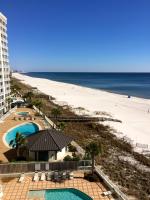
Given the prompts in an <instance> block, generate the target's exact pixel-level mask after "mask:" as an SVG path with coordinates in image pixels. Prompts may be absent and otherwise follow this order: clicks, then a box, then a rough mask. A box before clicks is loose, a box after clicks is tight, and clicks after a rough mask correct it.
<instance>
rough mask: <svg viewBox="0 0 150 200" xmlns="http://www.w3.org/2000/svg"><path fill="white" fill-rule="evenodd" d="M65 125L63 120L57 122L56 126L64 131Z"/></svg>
mask: <svg viewBox="0 0 150 200" xmlns="http://www.w3.org/2000/svg"><path fill="white" fill-rule="evenodd" d="M65 127H66V125H65V123H64V122H60V123H59V124H58V128H59V129H60V130H61V131H64V129H65Z"/></svg>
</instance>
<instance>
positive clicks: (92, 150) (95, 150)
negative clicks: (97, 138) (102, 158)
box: [86, 142, 102, 175]
mask: <svg viewBox="0 0 150 200" xmlns="http://www.w3.org/2000/svg"><path fill="white" fill-rule="evenodd" d="M100 153H102V147H101V145H100V144H98V143H96V142H91V143H89V144H88V145H87V146H86V154H88V156H90V157H91V160H92V175H94V168H95V165H94V160H95V156H97V155H98V154H100Z"/></svg>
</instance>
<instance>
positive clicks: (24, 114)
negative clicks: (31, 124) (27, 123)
mask: <svg viewBox="0 0 150 200" xmlns="http://www.w3.org/2000/svg"><path fill="white" fill-rule="evenodd" d="M17 114H18V115H20V116H23V117H25V116H27V115H29V112H18V113H17Z"/></svg>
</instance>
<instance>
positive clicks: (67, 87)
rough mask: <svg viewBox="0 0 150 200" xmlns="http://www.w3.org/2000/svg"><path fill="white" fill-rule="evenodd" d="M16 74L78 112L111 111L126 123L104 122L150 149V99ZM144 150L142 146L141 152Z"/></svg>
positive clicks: (92, 114) (26, 82)
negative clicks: (80, 108)
mask: <svg viewBox="0 0 150 200" xmlns="http://www.w3.org/2000/svg"><path fill="white" fill-rule="evenodd" d="M12 76H13V77H14V78H17V79H19V80H20V81H21V82H23V83H25V84H28V85H30V86H32V87H36V88H37V89H38V90H39V91H41V92H43V93H45V94H47V95H50V96H52V97H54V98H55V99H56V100H55V101H54V102H55V103H57V104H59V105H60V104H62V103H63V104H64V105H68V106H71V107H72V109H73V110H74V111H75V112H76V113H77V114H87V115H90V116H97V117H99V116H102V115H103V114H109V115H111V116H112V117H113V118H116V119H118V120H121V121H122V123H116V122H104V124H106V125H110V126H111V127H112V128H113V129H115V130H117V131H116V135H118V136H119V137H124V136H125V137H126V139H127V140H128V141H130V142H133V144H134V146H135V144H136V143H138V146H140V144H141V146H142V144H143V148H144V145H149V148H150V133H149V130H150V125H149V120H150V113H149V112H148V111H149V109H150V100H148V99H144V98H140V97H131V98H128V97H127V96H126V95H122V94H116V93H112V92H108V91H105V90H99V89H93V88H88V87H84V86H79V85H75V84H70V83H64V82H58V81H52V80H48V79H44V78H35V77H31V76H27V75H24V74H18V73H13V75H12ZM77 107H82V108H84V109H85V110H83V111H82V113H81V110H80V111H79V110H77ZM95 112H97V113H98V112H99V113H100V115H96V114H95ZM102 113H103V114H102ZM117 132H118V133H117ZM130 139H131V140H130ZM141 149H142V148H138V150H140V151H141ZM146 149H147V148H146Z"/></svg>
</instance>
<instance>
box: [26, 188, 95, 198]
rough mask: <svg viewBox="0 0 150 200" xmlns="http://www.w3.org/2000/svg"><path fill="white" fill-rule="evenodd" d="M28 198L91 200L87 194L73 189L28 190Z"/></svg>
mask: <svg viewBox="0 0 150 200" xmlns="http://www.w3.org/2000/svg"><path fill="white" fill-rule="evenodd" d="M28 197H29V198H44V199H45V200H92V198H91V197H89V196H88V195H87V194H85V193H83V192H81V191H80V190H77V189H74V188H65V189H50V190H30V191H29V193H28Z"/></svg>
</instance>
